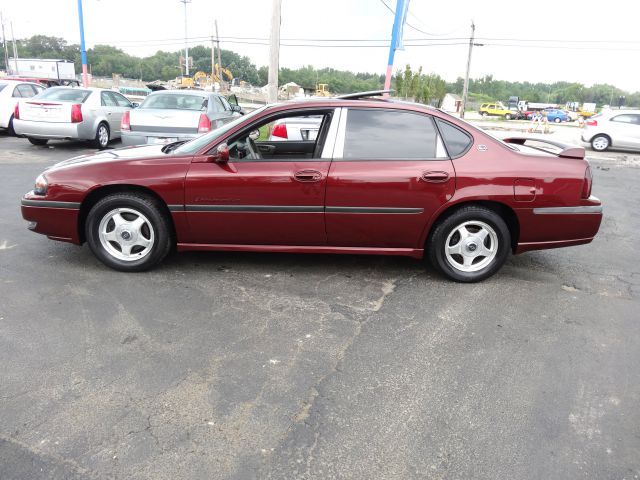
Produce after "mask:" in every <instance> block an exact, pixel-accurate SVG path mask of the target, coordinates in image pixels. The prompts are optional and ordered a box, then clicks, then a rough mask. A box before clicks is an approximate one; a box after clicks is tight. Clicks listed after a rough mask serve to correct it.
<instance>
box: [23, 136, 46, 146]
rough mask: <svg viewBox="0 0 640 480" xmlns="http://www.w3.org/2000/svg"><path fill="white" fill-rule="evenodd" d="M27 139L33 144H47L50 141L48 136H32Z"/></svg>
mask: <svg viewBox="0 0 640 480" xmlns="http://www.w3.org/2000/svg"><path fill="white" fill-rule="evenodd" d="M27 140H29V142H30V143H31V144H32V145H39V146H42V145H46V144H47V142H48V141H49V140H47V139H46V138H32V137H27Z"/></svg>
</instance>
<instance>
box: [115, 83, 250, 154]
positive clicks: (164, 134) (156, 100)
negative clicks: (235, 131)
mask: <svg viewBox="0 0 640 480" xmlns="http://www.w3.org/2000/svg"><path fill="white" fill-rule="evenodd" d="M240 115H241V109H240V107H239V106H238V105H237V104H236V105H231V104H230V103H229V101H228V100H227V99H226V98H225V97H224V96H223V95H220V94H218V93H213V92H205V91H202V90H160V91H156V92H153V93H151V94H149V96H148V97H147V98H146V99H145V101H144V102H143V103H142V105H140V107H139V108H136V109H135V110H133V111H131V113H130V114H129V115H127V116H125V117H124V119H123V121H122V143H123V144H124V145H143V144H166V143H173V142H176V141H180V140H191V139H192V138H195V137H197V136H199V135H202V134H203V133H205V132H208V131H209V130H211V129H212V128H217V127H219V126H221V125H223V124H225V123H227V122H229V121H231V120H232V119H234V118H236V117H238V116H240Z"/></svg>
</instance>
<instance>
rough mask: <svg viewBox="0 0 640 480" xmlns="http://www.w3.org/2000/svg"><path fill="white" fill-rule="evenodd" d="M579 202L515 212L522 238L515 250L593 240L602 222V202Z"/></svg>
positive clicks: (523, 250) (552, 246) (570, 244)
mask: <svg viewBox="0 0 640 480" xmlns="http://www.w3.org/2000/svg"><path fill="white" fill-rule="evenodd" d="M580 203H581V204H580V205H572V206H561V207H537V208H523V209H518V210H517V211H516V213H517V215H518V218H519V221H520V237H519V241H518V245H517V246H516V248H515V253H522V252H527V251H530V250H542V249H547V248H559V247H570V246H573V245H582V244H585V243H589V242H591V241H592V240H593V239H594V237H595V236H596V234H597V233H598V230H599V229H600V224H601V223H602V204H601V202H600V200H599V199H598V198H596V197H590V198H588V199H584V200H582V201H581V202H580Z"/></svg>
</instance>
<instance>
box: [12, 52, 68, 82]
mask: <svg viewBox="0 0 640 480" xmlns="http://www.w3.org/2000/svg"><path fill="white" fill-rule="evenodd" d="M8 67H9V68H8V72H7V73H8V75H9V76H13V77H29V78H42V79H49V80H56V81H57V82H65V81H70V80H73V81H75V80H76V69H75V65H74V63H73V62H70V61H69V60H61V59H49V58H10V59H9V65H8Z"/></svg>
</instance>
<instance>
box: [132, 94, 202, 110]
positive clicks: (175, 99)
mask: <svg viewBox="0 0 640 480" xmlns="http://www.w3.org/2000/svg"><path fill="white" fill-rule="evenodd" d="M206 107H207V97H206V95H186V94H183V95H181V94H175V93H159V94H152V95H149V96H148V97H147V98H146V100H145V101H144V102H143V103H142V105H140V107H138V108H143V109H144V108H158V109H164V110H204V109H206Z"/></svg>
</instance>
